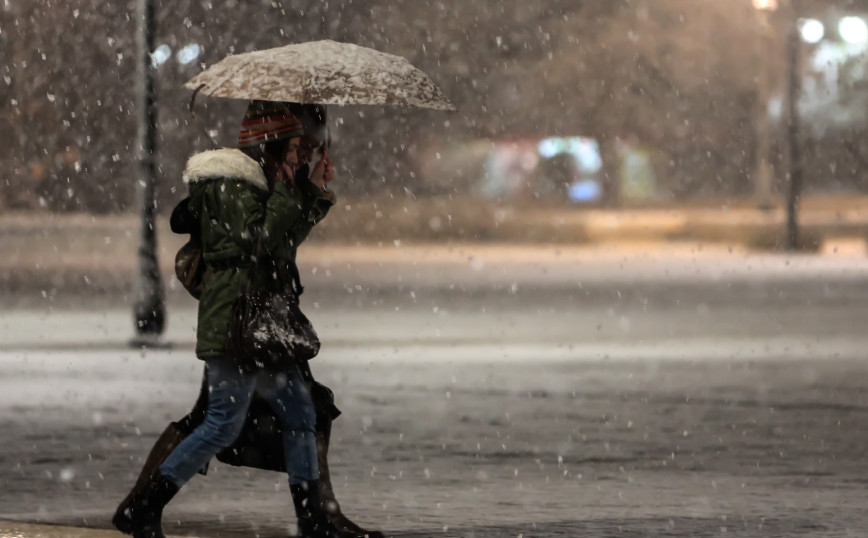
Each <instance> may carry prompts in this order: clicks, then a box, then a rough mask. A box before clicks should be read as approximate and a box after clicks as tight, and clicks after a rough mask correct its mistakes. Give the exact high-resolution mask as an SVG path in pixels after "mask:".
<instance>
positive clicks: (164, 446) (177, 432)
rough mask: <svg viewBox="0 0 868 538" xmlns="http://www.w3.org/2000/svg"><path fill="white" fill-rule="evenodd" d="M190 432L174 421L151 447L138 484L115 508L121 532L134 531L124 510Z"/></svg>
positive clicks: (137, 481) (116, 519)
mask: <svg viewBox="0 0 868 538" xmlns="http://www.w3.org/2000/svg"><path fill="white" fill-rule="evenodd" d="M187 434H189V431H188V432H184V431H183V430H181V429H180V428H178V426H177V425H176V424H175V423H174V422H172V423H170V424H169V425H168V426H166V429H165V430H164V431H163V433H162V434H161V435H160V437H159V439H157V442H156V443H154V446H153V448H151V452H150V453H149V454H148V457H147V459H146V460H145V465H144V466H143V467H142V470H141V472H139V477H138V479H137V480H136V484H135V485H134V486H133V489H132V490H131V491H130V492H129V494H127V496H126V498H124V500H122V501H121V503H120V504H119V505H118V507H117V509H116V510H115V515H114V517H113V518H112V523H114V525H115V527H117V528H118V529H119V530H120V531H121V532H125V533H127V534H129V533H131V532H133V531H132V527H131V526H130V525H131V521H130V518H129V517H127V516H125V515H124V512H125V511H126V509H127V508H129V506H130V504H131V503H132V502H133V499H134V498H135V496H136V495H138V494H139V492H141V491H142V490H143V489H145V486H147V485H148V483H149V482H150V480H151V477H152V476H153V474H154V473H155V472H157V469H159V468H160V465H162V464H163V461H165V460H166V458H167V457H168V456H169V454H171V453H172V451H173V450H175V447H177V446H178V445H179V444H181V441H183V440H184V438H185V437H186V436H187Z"/></svg>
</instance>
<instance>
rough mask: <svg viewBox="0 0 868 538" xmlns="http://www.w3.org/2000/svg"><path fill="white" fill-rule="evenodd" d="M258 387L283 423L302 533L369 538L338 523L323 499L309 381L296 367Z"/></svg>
mask: <svg viewBox="0 0 868 538" xmlns="http://www.w3.org/2000/svg"><path fill="white" fill-rule="evenodd" d="M257 386H258V387H259V388H260V390H261V393H262V395H263V397H264V398H265V399H266V400H267V401H268V402H269V403H270V404H271V407H272V409H274V412H275V414H277V416H278V418H279V419H280V421H281V424H282V426H283V447H284V454H285V457H286V468H287V474H288V475H289V491H290V493H291V495H292V502H293V505H294V507H295V513H296V517H297V518H298V534H299V536H300V537H301V538H326V537H327V538H366V537H367V534H366V533H365V532H364V530H363V529H360V528H357V529H358V530H356V529H349V528H346V527H340V526H337V525H336V524H335V522H334V521H333V518H332V517H330V516H331V514H330V513H329V511H328V508H327V506H326V502H324V501H326V499H325V498H324V495H323V493H322V490H323V485H322V483H321V481H320V480H319V476H320V475H319V466H318V462H317V438H316V421H317V417H316V411H315V409H314V404H313V400H312V399H311V395H310V392H309V386H308V383H307V382H306V381H305V380H304V379H303V378H302V375H301V374H300V372H299V371H298V370H295V369H293V370H291V371H289V372H283V373H279V374H274V375H270V376H267V377H266V378H265V379H263V380H262V381H261V382H260V383H259V384H258V385H257ZM266 387H267V388H266Z"/></svg>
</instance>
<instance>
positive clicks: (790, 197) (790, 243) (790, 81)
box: [786, 0, 802, 252]
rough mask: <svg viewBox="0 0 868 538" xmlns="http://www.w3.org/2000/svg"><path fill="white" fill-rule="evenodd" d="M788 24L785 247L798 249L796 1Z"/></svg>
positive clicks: (798, 49)
mask: <svg viewBox="0 0 868 538" xmlns="http://www.w3.org/2000/svg"><path fill="white" fill-rule="evenodd" d="M790 12H791V15H792V16H791V20H790V24H789V26H790V28H789V32H788V37H787V105H788V113H787V117H788V118H787V119H788V124H787V142H788V144H787V146H788V151H787V155H788V159H787V160H788V166H789V174H788V176H789V182H788V188H787V242H786V247H787V250H789V251H791V252H794V251H797V250H799V247H800V237H799V222H798V211H799V199H800V198H801V195H802V154H801V145H800V144H799V96H800V94H801V72H800V69H799V65H800V62H799V60H800V52H801V37H800V35H799V27H798V15H799V12H798V3H797V0H790Z"/></svg>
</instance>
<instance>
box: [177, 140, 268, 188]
mask: <svg viewBox="0 0 868 538" xmlns="http://www.w3.org/2000/svg"><path fill="white" fill-rule="evenodd" d="M216 178H232V179H241V180H243V181H246V182H248V183H250V184H251V185H253V186H254V187H256V188H258V189H261V190H264V191H267V190H268V180H266V179H265V173H263V171H262V167H260V166H259V164H258V163H257V162H256V161H254V160H253V159H251V158H250V157H248V156H247V155H245V154H244V153H243V152H241V151H240V150H237V149H231V148H223V149H215V150H210V151H203V152H202V153H197V154H196V155H193V156H192V157H190V159H189V160H188V161H187V168H186V169H185V170H184V175H183V179H184V183H198V182H200V181H205V180H208V179H216Z"/></svg>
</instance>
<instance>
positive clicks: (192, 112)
mask: <svg viewBox="0 0 868 538" xmlns="http://www.w3.org/2000/svg"><path fill="white" fill-rule="evenodd" d="M205 86H206V84H199V85H198V86H197V87H196V89H195V90H193V95H191V96H190V115H191V116H193V117H194V118H195V117H196V111H195V110H193V107H194V106H195V105H196V94H197V93H199V90H201V89H202V88H204V87H205Z"/></svg>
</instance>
